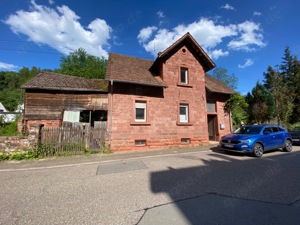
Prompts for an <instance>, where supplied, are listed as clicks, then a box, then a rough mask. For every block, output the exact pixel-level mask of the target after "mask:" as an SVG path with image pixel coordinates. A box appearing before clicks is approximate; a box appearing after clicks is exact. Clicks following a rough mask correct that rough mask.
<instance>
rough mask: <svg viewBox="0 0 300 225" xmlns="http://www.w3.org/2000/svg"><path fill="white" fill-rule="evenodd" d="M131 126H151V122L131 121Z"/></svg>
mask: <svg viewBox="0 0 300 225" xmlns="http://www.w3.org/2000/svg"><path fill="white" fill-rule="evenodd" d="M130 125H131V126H150V125H151V123H150V122H135V121H133V122H131V123H130Z"/></svg>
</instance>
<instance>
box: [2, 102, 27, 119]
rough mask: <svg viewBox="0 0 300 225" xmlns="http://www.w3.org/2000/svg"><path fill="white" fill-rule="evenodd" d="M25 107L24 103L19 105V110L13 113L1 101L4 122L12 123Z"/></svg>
mask: <svg viewBox="0 0 300 225" xmlns="http://www.w3.org/2000/svg"><path fill="white" fill-rule="evenodd" d="M23 109H24V104H21V105H18V107H17V110H15V112H13V113H9V111H7V109H6V108H5V107H4V106H3V104H2V103H1V102H0V118H2V119H3V122H4V123H11V122H13V121H15V120H16V117H17V116H18V115H19V114H21V113H22V111H23Z"/></svg>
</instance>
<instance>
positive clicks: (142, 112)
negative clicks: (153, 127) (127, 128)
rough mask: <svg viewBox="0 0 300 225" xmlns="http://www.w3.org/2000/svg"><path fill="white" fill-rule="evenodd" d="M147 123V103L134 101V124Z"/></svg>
mask: <svg viewBox="0 0 300 225" xmlns="http://www.w3.org/2000/svg"><path fill="white" fill-rule="evenodd" d="M146 121H147V103H146V102H145V101H135V122H146Z"/></svg>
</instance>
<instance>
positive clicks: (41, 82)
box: [21, 71, 108, 92]
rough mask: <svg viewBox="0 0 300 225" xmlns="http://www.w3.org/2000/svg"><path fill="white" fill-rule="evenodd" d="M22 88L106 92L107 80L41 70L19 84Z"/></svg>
mask: <svg viewBox="0 0 300 225" xmlns="http://www.w3.org/2000/svg"><path fill="white" fill-rule="evenodd" d="M21 88H23V89H43V90H65V91H96V92H107V90H108V82H107V81H105V80H101V79H87V78H83V77H75V76H69V75H63V74H59V73H54V72H46V71H45V72H41V73H39V74H37V75H36V76H35V77H34V78H32V79H31V80H30V81H28V82H27V83H25V84H23V85H22V86H21Z"/></svg>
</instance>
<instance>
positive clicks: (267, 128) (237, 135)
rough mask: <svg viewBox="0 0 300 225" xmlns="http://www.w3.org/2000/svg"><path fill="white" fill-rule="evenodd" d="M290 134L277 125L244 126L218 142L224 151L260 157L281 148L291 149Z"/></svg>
mask: <svg viewBox="0 0 300 225" xmlns="http://www.w3.org/2000/svg"><path fill="white" fill-rule="evenodd" d="M292 144H293V142H292V136H291V134H290V133H289V132H288V131H286V130H285V129H284V128H283V127H281V126H278V125H270V124H268V125H245V126H241V127H239V128H238V129H236V130H235V131H234V132H233V133H232V134H228V135H225V136H223V137H222V138H221V140H220V147H221V148H222V149H224V150H226V151H236V152H243V153H252V154H253V155H254V156H256V157H261V156H262V155H263V153H264V152H266V151H269V150H274V149H278V148H282V149H283V150H284V151H286V152H291V151H292V149H293V145H292Z"/></svg>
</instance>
